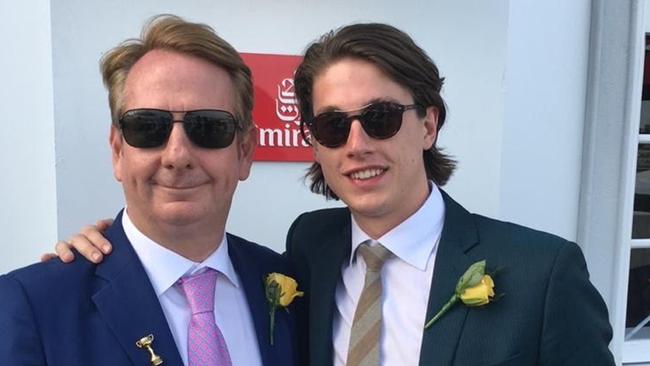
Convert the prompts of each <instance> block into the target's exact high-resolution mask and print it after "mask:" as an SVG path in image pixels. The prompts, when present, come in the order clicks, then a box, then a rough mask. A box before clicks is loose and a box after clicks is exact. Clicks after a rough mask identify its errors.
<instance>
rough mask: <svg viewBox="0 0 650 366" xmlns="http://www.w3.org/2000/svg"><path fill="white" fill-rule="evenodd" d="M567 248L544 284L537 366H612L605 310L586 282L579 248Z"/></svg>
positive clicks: (608, 327) (598, 297) (594, 290)
mask: <svg viewBox="0 0 650 366" xmlns="http://www.w3.org/2000/svg"><path fill="white" fill-rule="evenodd" d="M567 244H568V245H563V246H562V247H561V249H560V251H559V253H558V255H557V257H556V260H555V263H554V265H553V270H552V272H551V276H550V279H549V282H548V289H547V295H546V304H545V308H544V309H545V310H544V321H543V328H542V339H541V349H540V365H548V366H551V365H553V366H556V365H592V366H599V365H614V360H613V358H612V355H611V353H610V352H609V350H608V348H607V347H608V344H609V342H610V340H611V338H612V329H611V327H610V325H609V321H608V315H607V307H606V305H605V303H604V302H603V300H602V298H601V297H600V295H599V294H598V292H597V290H596V289H595V288H594V287H593V285H592V284H591V282H590V281H589V273H588V272H587V265H586V263H585V259H584V257H583V255H582V252H581V251H580V248H579V247H578V246H577V245H575V244H574V243H567Z"/></svg>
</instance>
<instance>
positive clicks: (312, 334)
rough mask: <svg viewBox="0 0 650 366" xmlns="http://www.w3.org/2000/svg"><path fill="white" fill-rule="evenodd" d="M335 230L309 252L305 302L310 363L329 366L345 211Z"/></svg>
mask: <svg viewBox="0 0 650 366" xmlns="http://www.w3.org/2000/svg"><path fill="white" fill-rule="evenodd" d="M343 216H344V217H343V221H342V223H341V225H340V226H339V227H340V229H339V231H337V232H335V233H334V235H332V236H330V238H329V239H327V240H324V241H323V242H321V243H320V245H321V246H320V247H317V248H315V250H314V252H313V258H314V261H313V263H312V266H313V267H312V270H311V284H310V301H309V339H310V345H309V352H310V357H309V358H310V365H327V366H329V365H332V363H333V359H334V358H333V356H334V355H333V345H332V324H333V319H334V306H335V293H336V285H337V283H338V280H339V278H340V277H341V266H342V264H343V261H345V260H349V258H350V250H351V249H350V248H351V244H350V241H351V240H352V239H351V222H350V214H349V212H347V211H346V214H345V215H343Z"/></svg>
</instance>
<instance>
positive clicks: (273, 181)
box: [52, 0, 508, 251]
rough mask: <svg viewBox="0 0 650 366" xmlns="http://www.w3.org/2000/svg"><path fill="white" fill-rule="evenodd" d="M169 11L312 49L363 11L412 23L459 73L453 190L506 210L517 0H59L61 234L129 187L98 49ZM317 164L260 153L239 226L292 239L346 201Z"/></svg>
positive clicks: (234, 227)
mask: <svg viewBox="0 0 650 366" xmlns="http://www.w3.org/2000/svg"><path fill="white" fill-rule="evenodd" d="M341 9H345V11H341ZM158 13H174V14H178V15H181V16H183V17H185V18H187V19H190V20H193V21H199V22H204V23H207V24H210V25H212V26H213V27H214V28H215V29H216V30H217V32H218V33H219V34H220V35H221V36H223V37H224V38H225V39H227V40H228V41H229V42H231V43H232V44H233V45H234V46H235V48H237V49H238V50H239V51H241V52H257V53H279V54H300V53H301V52H302V51H303V50H304V48H305V46H306V45H307V44H308V43H309V42H310V41H312V40H314V39H315V38H316V37H317V36H319V35H320V34H322V33H324V32H326V31H328V30H330V29H331V28H333V27H338V26H341V25H344V24H348V23H352V22H359V21H379V22H387V23H391V24H394V25H396V26H398V27H400V28H402V29H404V30H405V31H407V32H409V33H410V34H411V35H413V37H414V38H415V39H416V40H417V41H418V43H419V44H420V45H421V46H422V47H423V48H425V49H426V50H427V51H428V52H429V54H430V55H431V56H432V58H433V59H434V60H435V61H436V62H437V63H438V65H439V67H440V69H441V71H442V74H443V75H444V76H445V77H446V78H447V85H446V86H445V88H444V94H445V97H446V99H447V103H448V105H449V110H450V113H449V120H448V126H447V127H445V128H444V129H443V132H442V136H441V143H442V144H443V145H445V146H446V147H447V150H448V151H449V152H450V153H451V154H453V155H454V156H456V157H457V158H458V159H459V160H460V162H461V163H460V168H459V171H458V174H457V176H456V177H455V178H453V179H452V182H451V184H450V186H449V190H450V191H451V192H452V193H453V194H454V195H456V196H458V197H459V198H460V199H461V200H462V201H464V202H466V203H468V205H469V206H470V207H472V208H473V209H475V210H478V211H481V212H484V213H486V214H490V215H495V214H497V213H498V212H499V194H500V187H499V184H500V183H499V181H500V178H501V177H500V173H499V172H500V164H501V145H502V144H501V135H502V131H501V125H502V123H503V122H502V121H503V117H504V116H503V105H504V100H503V96H504V95H503V88H502V79H503V74H504V66H505V53H506V39H507V37H506V30H507V24H508V22H507V15H508V9H507V2H506V1H492V2H484V1H463V2H448V1H431V2H424V1H407V2H406V3H405V2H399V3H398V2H394V1H390V0H381V1H355V2H349V1H343V0H337V1H329V2H301V1H286V0H285V1H275V2H268V1H244V2H225V1H190V2H182V3H181V2H171V1H163V2H161V1H153V0H149V1H139V2H135V3H134V2H131V1H125V0H122V1H112V2H88V1H83V0H66V1H56V2H53V3H52V29H53V45H54V84H55V90H56V94H55V116H56V120H57V125H56V138H57V158H58V159H59V161H60V165H59V167H58V168H57V183H58V188H59V189H58V192H57V193H58V199H59V204H58V217H59V234H60V236H61V237H67V236H68V235H70V234H71V233H73V232H76V231H77V230H78V229H79V227H80V226H81V225H83V224H86V223H90V222H94V220H96V219H97V218H102V217H111V216H113V215H114V214H115V212H116V211H117V210H118V209H119V208H120V207H121V205H122V202H123V200H122V194H121V188H120V187H119V186H118V185H117V184H115V183H114V180H113V179H112V174H111V166H110V155H109V149H108V143H107V136H108V129H109V123H110V122H109V112H108V105H107V102H106V92H105V91H104V89H103V87H102V85H101V80H100V76H99V72H98V59H99V58H100V56H101V54H102V52H104V51H105V50H107V49H109V48H111V47H113V46H115V45H117V44H118V43H119V42H120V41H122V40H124V39H125V38H127V37H134V36H136V35H138V34H139V32H140V29H141V26H142V24H143V22H144V21H145V20H146V19H147V18H149V17H150V16H152V15H154V14H158ZM307 167H308V164H299V163H255V164H254V167H253V172H252V176H251V178H249V179H248V181H246V182H244V183H243V184H241V185H240V187H239V191H238V193H237V195H236V197H235V200H234V204H233V208H232V211H231V215H230V219H229V223H228V229H229V231H231V232H233V233H236V234H239V235H242V236H245V237H247V238H248V239H251V240H254V241H258V242H261V243H265V244H267V245H269V246H271V247H272V248H274V249H276V250H278V251H282V250H283V247H284V238H285V234H286V230H287V228H288V227H289V225H290V224H291V222H292V220H293V219H294V218H295V217H296V215H297V214H299V213H300V212H302V211H305V210H311V209H316V208H320V207H323V206H324V205H336V204H338V203H336V202H325V200H324V199H322V198H321V197H319V196H316V195H314V194H312V193H310V192H309V191H308V189H307V188H306V186H305V185H303V184H302V175H303V174H304V172H305V170H306V169H307ZM476 177H478V179H476ZM479 182H480V185H478V183H479ZM53 241H54V238H52V242H53Z"/></svg>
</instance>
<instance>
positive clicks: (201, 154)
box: [111, 50, 255, 239]
mask: <svg viewBox="0 0 650 366" xmlns="http://www.w3.org/2000/svg"><path fill="white" fill-rule="evenodd" d="M124 92H125V103H124V104H125V105H124V111H126V110H130V109H136V108H156V109H163V110H170V111H190V110H199V109H219V110H225V111H229V112H231V113H233V114H234V109H233V108H234V101H233V85H232V82H231V79H230V77H229V75H228V74H227V73H226V71H225V70H223V69H222V68H220V67H217V66H215V65H212V64H210V63H208V62H207V61H205V60H202V59H199V58H196V57H193V56H188V55H182V54H179V53H175V52H171V51H163V50H154V51H150V52H149V53H147V54H146V55H144V56H143V57H142V59H140V60H139V61H138V62H137V63H136V64H135V65H134V66H133V68H132V69H131V71H130V72H129V75H128V77H127V80H126V85H125V90H124ZM182 117H183V113H175V114H174V119H175V120H179V119H182ZM240 133H241V132H238V134H240ZM254 141H255V140H254V135H253V134H250V133H248V134H246V135H245V136H238V137H237V138H235V141H234V142H233V143H232V144H231V145H230V146H228V147H226V148H221V149H209V148H201V147H198V146H195V145H193V143H192V142H191V141H190V140H189V139H188V137H187V135H186V134H185V131H184V130H183V126H182V124H181V123H175V124H174V126H173V129H172V132H171V135H170V137H169V140H168V141H167V142H166V143H165V144H164V145H163V146H161V147H157V148H136V147H133V146H130V145H128V144H127V143H126V142H125V141H124V140H123V139H122V137H121V135H120V132H119V131H118V130H116V129H115V128H113V129H112V131H111V147H112V150H113V167H114V174H115V177H116V179H117V180H118V181H120V182H122V185H123V188H124V194H125V197H126V203H127V207H128V208H127V210H128V213H129V217H130V218H131V220H132V221H133V222H134V223H135V224H136V226H138V228H139V229H140V230H141V231H143V232H144V233H145V234H147V235H150V236H151V237H152V238H154V239H155V237H156V236H157V235H156V231H157V230H158V228H159V227H161V225H167V226H168V227H169V226H177V227H179V229H180V228H183V227H185V228H187V227H196V228H200V227H209V225H212V226H215V227H218V225H222V226H221V227H222V228H223V226H225V221H226V217H227V215H228V211H229V209H230V203H231V200H232V197H233V194H234V192H235V188H236V186H237V183H238V181H239V180H244V179H246V178H247V177H248V174H249V171H250V167H251V160H252V150H253V146H254V143H255V142H254ZM201 225H203V226H201ZM206 225H207V226H206Z"/></svg>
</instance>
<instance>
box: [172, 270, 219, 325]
mask: <svg viewBox="0 0 650 366" xmlns="http://www.w3.org/2000/svg"><path fill="white" fill-rule="evenodd" d="M216 284H217V271H215V270H213V269H208V270H207V271H204V272H201V273H199V274H195V275H192V276H185V277H182V278H181V279H180V280H178V283H177V285H178V286H179V287H180V289H181V290H182V291H183V293H184V294H185V298H186V299H187V302H188V303H189V305H190V311H191V312H192V314H199V313H205V312H209V311H214V287H215V285H216Z"/></svg>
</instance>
